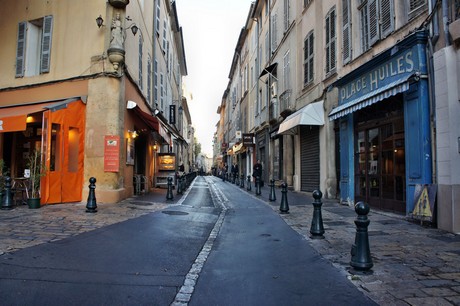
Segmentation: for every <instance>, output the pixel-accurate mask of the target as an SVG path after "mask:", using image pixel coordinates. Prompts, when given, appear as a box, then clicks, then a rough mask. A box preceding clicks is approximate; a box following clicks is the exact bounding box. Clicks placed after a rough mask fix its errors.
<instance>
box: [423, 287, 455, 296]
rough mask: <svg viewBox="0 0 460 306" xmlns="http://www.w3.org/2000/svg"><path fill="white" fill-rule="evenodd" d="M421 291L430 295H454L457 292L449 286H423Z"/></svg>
mask: <svg viewBox="0 0 460 306" xmlns="http://www.w3.org/2000/svg"><path fill="white" fill-rule="evenodd" d="M422 291H423V292H426V293H427V294H428V295H431V296H454V295H457V294H458V293H456V292H455V291H453V290H451V289H450V288H423V289H422Z"/></svg>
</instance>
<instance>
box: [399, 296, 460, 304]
mask: <svg viewBox="0 0 460 306" xmlns="http://www.w3.org/2000/svg"><path fill="white" fill-rule="evenodd" d="M404 301H405V302H406V303H408V304H409V305H417V306H452V305H453V304H451V303H450V302H449V301H447V300H446V299H444V298H438V297H422V298H407V299H404Z"/></svg>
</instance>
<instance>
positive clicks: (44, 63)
mask: <svg viewBox="0 0 460 306" xmlns="http://www.w3.org/2000/svg"><path fill="white" fill-rule="evenodd" d="M52 35H53V16H45V18H44V19H43V40H42V50H41V55H40V73H45V72H49V71H50V57H51V38H52Z"/></svg>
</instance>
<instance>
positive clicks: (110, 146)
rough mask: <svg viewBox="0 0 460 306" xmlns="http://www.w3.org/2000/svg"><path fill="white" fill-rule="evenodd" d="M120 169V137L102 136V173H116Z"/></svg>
mask: <svg viewBox="0 0 460 306" xmlns="http://www.w3.org/2000/svg"><path fill="white" fill-rule="evenodd" d="M119 169H120V136H113V135H105V136H104V171H105V172H118V171H119Z"/></svg>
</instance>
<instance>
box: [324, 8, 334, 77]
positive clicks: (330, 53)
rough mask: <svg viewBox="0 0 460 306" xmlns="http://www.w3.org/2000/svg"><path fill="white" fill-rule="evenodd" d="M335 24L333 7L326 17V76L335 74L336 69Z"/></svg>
mask: <svg viewBox="0 0 460 306" xmlns="http://www.w3.org/2000/svg"><path fill="white" fill-rule="evenodd" d="M335 22H336V15H335V7H333V8H332V9H331V10H330V11H329V13H327V15H326V75H327V74H330V73H332V72H334V71H335V68H336V53H337V52H336V48H337V46H336V30H335Z"/></svg>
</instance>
